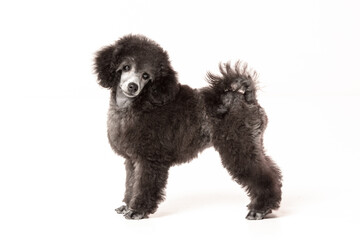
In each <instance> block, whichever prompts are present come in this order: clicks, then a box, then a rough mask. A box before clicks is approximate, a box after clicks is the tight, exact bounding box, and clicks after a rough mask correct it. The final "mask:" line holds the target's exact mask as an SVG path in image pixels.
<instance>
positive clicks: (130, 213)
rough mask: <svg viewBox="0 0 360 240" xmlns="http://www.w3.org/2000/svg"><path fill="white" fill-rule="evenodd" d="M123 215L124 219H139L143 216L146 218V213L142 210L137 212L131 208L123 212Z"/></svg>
mask: <svg viewBox="0 0 360 240" xmlns="http://www.w3.org/2000/svg"><path fill="white" fill-rule="evenodd" d="M124 217H125V218H126V219H132V220H140V219H143V218H147V216H146V214H145V213H143V212H137V211H135V210H133V209H128V210H127V211H126V212H125V213H124Z"/></svg>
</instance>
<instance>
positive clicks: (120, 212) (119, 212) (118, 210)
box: [115, 205, 128, 214]
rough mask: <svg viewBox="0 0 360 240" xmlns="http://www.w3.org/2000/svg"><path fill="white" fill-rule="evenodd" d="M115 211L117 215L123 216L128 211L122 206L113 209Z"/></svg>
mask: <svg viewBox="0 0 360 240" xmlns="http://www.w3.org/2000/svg"><path fill="white" fill-rule="evenodd" d="M115 211H116V212H117V213H118V214H125V213H126V212H127V211H128V207H127V206H126V205H123V206H121V207H118V208H117V209H115Z"/></svg>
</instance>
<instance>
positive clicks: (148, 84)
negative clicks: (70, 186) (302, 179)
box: [94, 35, 282, 220]
mask: <svg viewBox="0 0 360 240" xmlns="http://www.w3.org/2000/svg"><path fill="white" fill-rule="evenodd" d="M94 62H95V63H94V70H95V74H97V80H98V83H99V84H100V85H101V86H102V87H104V88H108V89H110V91H111V97H110V107H109V111H108V121H107V126H108V131H107V133H108V139H109V143H110V145H111V147H112V149H113V150H114V151H115V152H116V153H117V154H119V155H120V156H122V157H123V158H125V168H126V191H125V196H124V199H123V202H124V203H125V205H123V206H121V207H119V208H117V209H116V212H117V213H119V214H123V215H124V216H125V218H127V219H143V218H147V217H148V216H149V215H150V214H153V213H154V212H155V211H156V210H157V208H158V205H159V203H160V202H161V201H163V200H164V198H165V187H166V183H167V178H168V173H169V168H170V167H172V166H174V165H177V164H181V163H186V162H189V161H190V160H192V159H193V158H196V157H197V155H198V153H199V152H201V151H203V150H204V149H206V148H208V147H211V146H213V147H214V148H215V150H217V151H218V152H219V154H220V157H221V161H222V164H223V166H224V167H225V168H226V169H227V171H228V172H229V174H230V175H231V176H232V178H233V179H234V180H235V181H236V182H237V183H239V184H240V185H241V186H243V187H244V188H245V189H246V191H247V193H248V195H249V197H250V199H251V202H250V204H249V205H248V206H247V207H248V209H249V213H248V214H247V216H246V218H247V219H249V220H260V219H263V218H264V217H265V216H266V215H267V214H269V213H271V212H272V210H276V209H278V208H279V206H280V201H281V186H282V176H281V171H280V169H279V167H278V166H277V165H276V164H275V163H274V162H273V161H272V160H271V158H270V157H269V156H267V155H266V154H265V152H264V147H263V133H264V130H265V128H266V125H267V116H266V114H265V112H264V110H263V108H262V107H261V106H260V105H259V103H258V101H257V99H256V72H254V71H252V70H249V68H248V67H247V64H245V63H242V62H240V61H239V62H237V63H236V64H235V65H232V64H230V63H229V62H228V63H224V64H223V63H220V65H219V68H220V74H218V75H216V74H212V73H208V74H207V81H208V83H209V86H208V87H204V88H201V89H192V88H190V87H189V86H187V85H182V84H179V82H178V79H177V74H176V72H175V71H174V70H173V68H172V66H171V64H170V61H169V57H168V54H167V52H166V51H164V50H163V49H162V47H160V45H158V44H157V43H156V42H154V41H153V40H150V39H148V38H146V37H145V36H142V35H127V36H124V37H122V38H120V39H119V40H118V41H116V42H115V43H114V44H112V45H108V46H106V47H104V48H102V49H100V50H99V51H98V52H97V53H96V54H95V59H94ZM199 174H201V173H199Z"/></svg>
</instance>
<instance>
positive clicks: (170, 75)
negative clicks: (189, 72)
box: [150, 64, 180, 106]
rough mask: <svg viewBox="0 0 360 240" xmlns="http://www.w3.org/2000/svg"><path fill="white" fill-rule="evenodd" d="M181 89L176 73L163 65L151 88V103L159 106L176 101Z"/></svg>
mask: <svg viewBox="0 0 360 240" xmlns="http://www.w3.org/2000/svg"><path fill="white" fill-rule="evenodd" d="M179 89H180V86H179V83H178V81H177V77H176V72H175V71H174V70H173V69H172V68H171V67H170V66H165V65H163V64H162V65H161V66H160V69H159V72H158V74H157V77H156V79H154V81H153V82H152V83H151V86H150V102H151V103H152V104H154V105H157V106H162V105H165V104H167V103H168V102H170V101H172V100H174V99H175V97H176V95H177V93H178V92H179Z"/></svg>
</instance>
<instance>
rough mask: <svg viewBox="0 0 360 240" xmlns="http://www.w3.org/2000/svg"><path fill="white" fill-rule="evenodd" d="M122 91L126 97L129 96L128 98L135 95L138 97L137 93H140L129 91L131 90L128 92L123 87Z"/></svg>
mask: <svg viewBox="0 0 360 240" xmlns="http://www.w3.org/2000/svg"><path fill="white" fill-rule="evenodd" d="M121 91H122V93H123V94H124V95H125V96H126V97H128V98H134V97H136V96H137V95H139V94H136V93H129V92H127V91H124V90H123V89H121Z"/></svg>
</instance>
